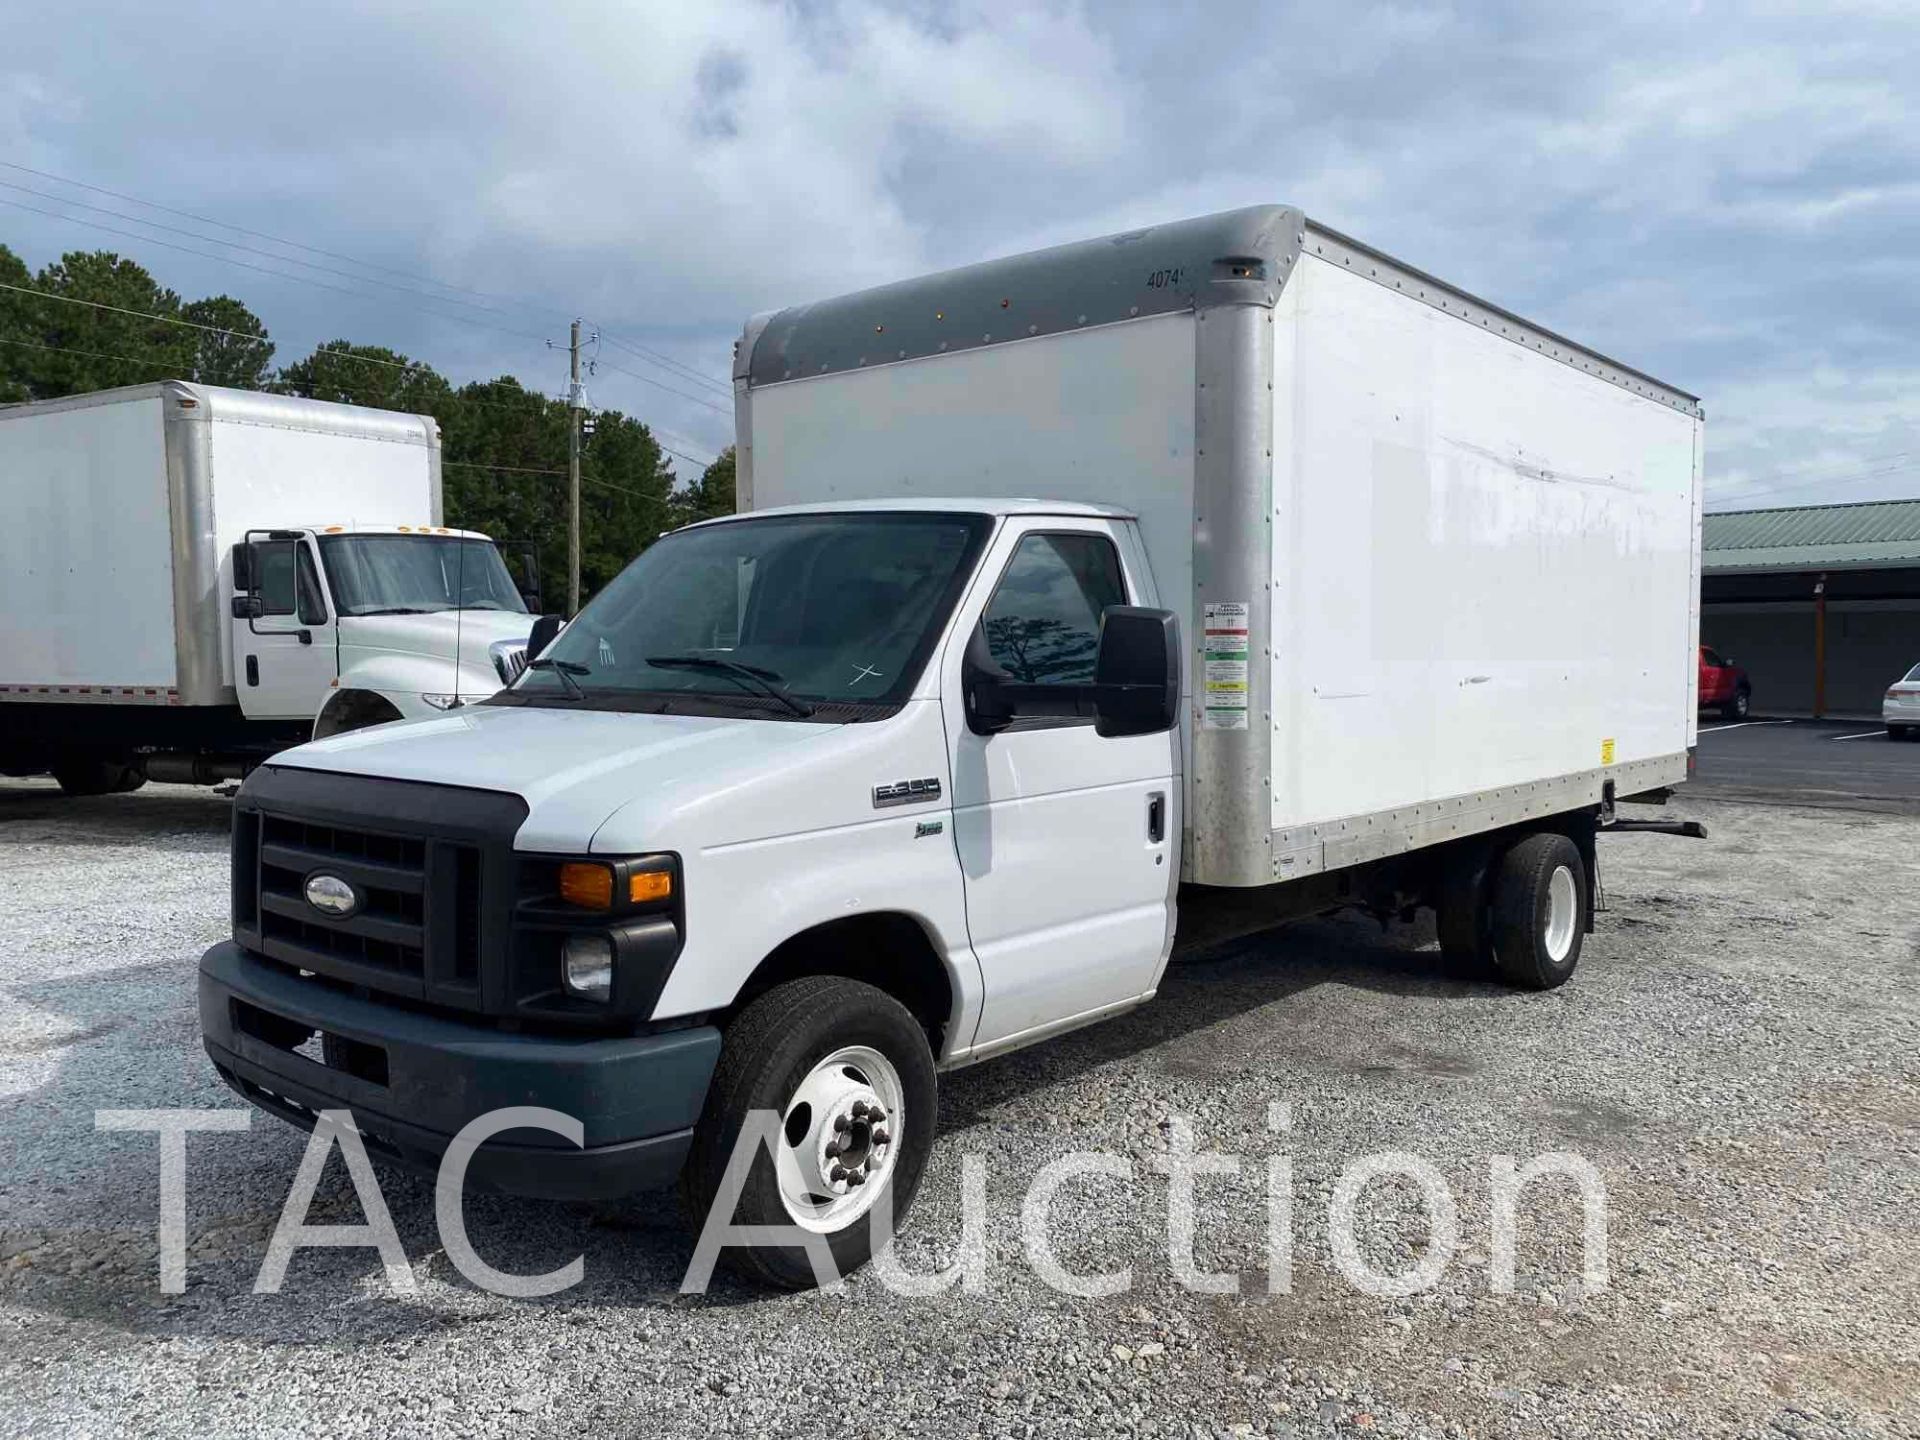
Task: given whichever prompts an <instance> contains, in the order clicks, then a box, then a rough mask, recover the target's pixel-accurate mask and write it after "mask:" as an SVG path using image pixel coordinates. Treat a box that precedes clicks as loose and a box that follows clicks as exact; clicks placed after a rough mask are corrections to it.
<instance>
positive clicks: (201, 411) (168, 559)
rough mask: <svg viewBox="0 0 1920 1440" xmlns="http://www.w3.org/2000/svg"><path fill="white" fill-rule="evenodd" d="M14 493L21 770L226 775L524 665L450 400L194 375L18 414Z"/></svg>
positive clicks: (14, 714) (108, 783) (10, 473)
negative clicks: (446, 440)
mask: <svg viewBox="0 0 1920 1440" xmlns="http://www.w3.org/2000/svg"><path fill="white" fill-rule="evenodd" d="M0 502H3V503H4V505H5V508H6V512H7V523H6V525H5V527H4V528H0V772H5V773H9V774H36V773H41V772H48V771H50V772H51V773H52V774H53V775H54V776H55V777H56V778H58V780H59V781H60V784H61V786H62V788H63V789H65V790H67V791H68V792H69V793H76V794H99V793H104V792H107V791H112V790H125V789H131V788H133V787H134V786H136V785H138V784H140V783H141V782H142V781H143V780H144V779H146V778H148V777H152V778H156V779H165V780H181V781H191V782H197V783H210V782H212V781H215V780H219V779H224V778H230V777H237V776H239V775H242V774H244V773H245V772H246V771H247V770H248V769H249V768H251V767H252V765H254V764H256V763H258V761H259V760H261V759H263V758H265V756H267V755H269V754H271V753H273V752H274V751H276V750H281V749H284V748H286V747H287V746H289V745H296V744H299V743H300V742H301V741H303V740H306V739H308V738H310V737H311V736H312V735H314V734H322V735H324V734H331V733H335V732H337V731H341V730H348V729H354V728H358V727H360V726H364V725H368V724H373V723H376V722H378V721H380V720H391V719H398V718H401V717H403V716H407V715H420V714H427V713H432V712H434V711H437V710H442V709H445V708H447V707H449V706H453V705H458V704H463V703H466V702H468V701H471V700H478V699H481V698H483V697H485V696H486V695H488V694H491V693H492V692H493V691H495V690H497V689H498V688H499V687H500V686H501V685H502V684H504V683H505V682H506V681H507V680H509V679H511V678H512V677H513V675H514V674H515V673H517V667H518V666H519V665H520V664H521V663H524V658H525V643H526V639H527V636H528V633H529V631H530V630H531V628H532V624H533V622H532V618H531V617H530V616H529V615H528V614H527V613H526V605H525V603H524V600H523V597H522V596H521V595H520V594H519V592H518V591H517V590H516V589H515V587H514V584H513V582H512V581H511V579H510V578H509V576H508V572H507V570H506V567H505V564H504V562H503V561H502V559H501V557H500V555H499V553H498V552H497V551H496V549H495V548H494V546H493V545H492V544H491V543H490V542H489V541H488V540H487V538H486V537H485V536H481V535H473V534H468V533H465V532H460V531H454V530H448V529H446V528H444V527H443V526H442V525H441V523H440V520H441V513H440V436H439V429H438V427H437V426H436V424H435V423H434V421H433V420H432V419H431V418H430V417H428V416H424V415H401V414H395V413H392V412H388V411H382V410H368V409H363V408H361V407H358V406H351V405H334V404H328V403H325V402H320V401H313V400H302V399H297V398H294V397H291V396H285V395H269V394H261V393H257V392H253V391H242V390H226V389H218V388H215V387H212V386H205V385H190V384H186V383H184V382H179V381H169V382H165V383H162V384H156V385H143V386H137V387H133V388H129V389H122V390H108V391H101V392H96V393H94V394H89V395H78V396H73V397H70V398H66V399H60V400H48V401H42V402H39V403H35V404H29V405H19V406H13V407H10V408H7V409H0Z"/></svg>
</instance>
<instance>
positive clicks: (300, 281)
mask: <svg viewBox="0 0 1920 1440" xmlns="http://www.w3.org/2000/svg"><path fill="white" fill-rule="evenodd" d="M67 203H72V202H67ZM0 205H11V206H13V207H14V208H15V209H16V210H25V211H27V212H29V213H30V214H34V215H44V216H46V217H47V218H48V219H50V220H66V221H69V222H70V223H72V224H75V225H86V226H88V227H90V228H92V229H95V230H104V231H106V232H107V233H108V234H109V235H119V236H121V237H122V238H124V239H128V240H138V241H140V242H141V243H142V244H146V245H158V246H160V247H161V248H162V249H166V250H178V251H179V252H180V253H181V254H183V255H196V256H198V257H199V258H200V259H202V260H211V261H213V262H214V263H216V264H220V265H237V266H239V267H240V268H241V269H242V270H252V271H254V272H256V273H257V274H261V275H271V276H272V277H273V278H274V279H276V280H291V281H292V282H293V283H294V284H296V285H311V286H313V287H314V288H315V289H316V290H330V291H332V292H333V293H334V294H335V295H346V296H349V297H350V298H352V299H355V300H377V299H380V298H381V297H378V296H374V295H368V294H367V293H365V292H364V291H361V290H349V289H347V288H346V287H345V286H342V285H329V284H328V283H327V282H326V281H324V280H315V279H313V278H312V277H311V276H308V275H290V274H288V273H287V272H286V271H284V270H270V269H268V268H267V267H266V266H265V265H255V264H252V263H251V262H249V261H246V260H236V259H234V258H233V257H232V256H231V255H213V254H210V253H208V252H207V251H205V250H195V249H194V248H193V247H192V246H190V245H176V244H175V243H174V242H173V241H171V240H160V239H156V238H155V237H154V236H152V235H143V234H140V233H139V232H137V231H133V230H122V229H120V228H119V227H118V226H114V225H108V224H105V223H103V222H101V221H99V220H87V219H84V218H82V217H81V216H78V215H65V214H61V213H60V212H59V211H55V210H43V209H41V208H40V207H39V206H38V205H29V204H27V203H26V202H25V201H24V200H12V199H9V198H7V197H6V196H4V195H0ZM124 218H127V219H129V220H132V217H131V216H127V217H124ZM133 223H134V224H136V225H141V224H146V223H148V222H146V221H142V220H133ZM211 243H214V244H220V243H223V242H220V241H213V242H211ZM282 258H285V257H282ZM289 263H291V264H299V263H300V262H299V261H293V260H289ZM373 283H378V282H373ZM388 303H397V304H401V305H404V306H405V308H407V309H409V310H418V311H420V312H421V313H422V314H424V315H431V316H433V317H434V318H435V319H438V320H457V321H459V322H460V323H461V324H463V325H476V326H479V327H480V328H481V329H484V330H498V331H500V332H501V333H502V334H506V335H513V336H516V337H517V338H519V339H522V340H533V341H537V342H538V343H539V344H541V345H543V346H544V345H545V344H546V343H547V341H546V337H545V336H544V335H535V334H533V333H532V332H531V331H526V330H515V329H512V328H511V327H510V326H506V325H497V324H495V323H493V322H492V321H490V320H476V319H474V318H473V317H472V316H469V315H453V314H449V313H448V312H446V311H444V310H429V309H428V308H427V307H426V306H424V305H407V304H406V302H404V301H396V302H388ZM451 303H454V304H459V303H461V302H459V301H453V302H451Z"/></svg>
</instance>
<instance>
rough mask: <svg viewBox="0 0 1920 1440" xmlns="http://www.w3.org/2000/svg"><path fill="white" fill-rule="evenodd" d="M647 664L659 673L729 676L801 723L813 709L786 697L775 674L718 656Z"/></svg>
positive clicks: (662, 658)
mask: <svg viewBox="0 0 1920 1440" xmlns="http://www.w3.org/2000/svg"><path fill="white" fill-rule="evenodd" d="M647 664H649V665H652V666H654V667H655V668H656V669H660V670H711V671H713V672H714V673H715V674H718V675H729V676H732V677H733V678H734V679H736V680H740V681H743V682H745V683H746V684H747V685H749V686H750V687H752V688H753V689H755V690H758V691H759V692H760V693H761V694H762V695H766V696H768V697H770V698H771V699H774V700H778V701H779V702H780V703H781V704H782V705H784V706H786V707H787V709H788V710H789V711H791V712H792V713H793V714H795V715H798V716H799V717H800V718H801V719H802V720H805V719H807V718H808V717H809V716H811V715H812V714H813V706H811V705H809V704H807V702H806V701H804V700H801V699H799V698H797V697H796V696H793V695H790V694H788V693H787V687H786V684H785V682H783V681H782V680H781V678H780V675H779V673H778V672H777V671H773V670H764V669H762V668H761V667H760V666H758V665H742V664H741V663H740V662H739V661H738V660H722V659H721V658H720V657H719V656H717V655H649V656H647Z"/></svg>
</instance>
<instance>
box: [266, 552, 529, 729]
mask: <svg viewBox="0 0 1920 1440" xmlns="http://www.w3.org/2000/svg"><path fill="white" fill-rule="evenodd" d="M230 564H231V569H232V575H233V583H232V589H233V600H232V605H231V610H232V630H231V635H232V647H233V673H234V677H235V681H234V685H235V690H236V692H237V693H238V695H239V698H240V707H241V709H242V710H243V711H244V712H245V713H246V715H247V716H248V717H249V718H250V719H255V720H269V721H271V720H296V721H297V720H302V719H306V720H310V721H311V722H312V725H313V735H314V738H316V739H323V738H325V737H326V736H328V735H335V734H339V733H342V732H343V731H347V730H354V729H359V728H360V727H362V726H365V725H372V724H378V723H381V722H383V721H387V720H399V719H403V718H407V717H410V716H418V715H427V714H431V713H433V712H435V711H439V710H448V709H455V708H458V707H459V706H460V705H463V704H469V703H471V702H473V701H475V700H480V699H484V698H485V697H486V696H488V695H491V694H493V693H494V692H495V691H496V690H498V689H500V688H501V687H502V686H503V685H505V684H507V683H508V682H509V681H511V680H512V679H513V678H514V677H515V676H516V675H518V674H519V672H520V668H521V667H522V666H523V665H524V664H525V663H526V640H527V634H528V630H529V628H530V626H531V623H532V622H531V619H530V618H529V616H528V613H527V604H526V599H525V597H523V596H522V595H521V594H520V593H519V592H518V591H517V590H516V589H515V588H514V583H513V580H512V577H511V576H510V575H509V574H508V572H507V567H506V564H505V562H504V561H503V560H502V559H501V556H500V552H499V550H498V549H497V548H496V547H495V546H494V544H493V542H492V541H491V540H489V539H488V538H487V537H486V536H485V535H481V534H478V533H476V532H474V531H468V530H450V529H448V528H446V527H445V526H438V525H435V526H427V525H418V526H409V525H396V526H384V527H367V526H357V525H345V524H336V525H321V526H314V527H310V528H295V529H274V530H261V531H254V532H251V533H249V535H248V536H247V537H246V538H245V539H244V540H242V541H240V542H238V543H237V544H236V545H235V546H234V548H233V551H232V557H231V561H230Z"/></svg>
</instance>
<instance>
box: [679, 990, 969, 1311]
mask: <svg viewBox="0 0 1920 1440" xmlns="http://www.w3.org/2000/svg"><path fill="white" fill-rule="evenodd" d="M935 1095H936V1081H935V1078H934V1069H933V1052H932V1050H931V1048H930V1047H929V1046H928V1044H927V1035H926V1031H924V1030H923V1029H921V1027H920V1022H919V1021H917V1020H915V1019H914V1017H913V1015H912V1014H911V1013H910V1012H909V1011H908V1010H907V1008H906V1007H905V1006H904V1005H902V1004H901V1003H900V1002H899V1001H898V1000H895V999H894V998H893V997H892V996H891V995H888V994H887V993H886V992H885V991H883V990H879V989H876V988H875V987H874V986H872V985H867V984H863V983H862V982H860V981H858V980H848V979H845V978H843V977H841V976H837V975H816V976H809V977H807V978H804V979H800V980H794V981H790V982H789V983H787V984H785V985H781V986H778V987H776V988H775V989H772V990H769V991H768V992H767V993H766V994H765V995H762V996H761V997H760V998H759V999H757V1000H755V1001H754V1002H753V1003H752V1004H751V1005H749V1006H748V1007H747V1008H746V1009H745V1010H743V1011H742V1012H741V1013H740V1015H739V1017H738V1018H737V1019H735V1020H734V1022H733V1023H732V1024H731V1025H730V1026H728V1027H727V1035H726V1041H725V1043H724V1045H723V1047H722V1049H721V1052H720V1063H719V1065H718V1067H717V1068H716V1069H715V1071H714V1077H713V1083H712V1085H711V1086H710V1087H709V1088H708V1090H707V1101H706V1107H705V1109H704V1110H703V1111H702V1113H701V1116H700V1123H699V1125H698V1127H697V1128H696V1129H695V1131H694V1137H693V1147H692V1149H691V1150H690V1151H689V1152H688V1155H687V1163H686V1168H685V1169H684V1170H682V1172H681V1177H680V1194H681V1200H682V1202H683V1204H684V1205H685V1207H686V1210H687V1216H688V1220H689V1222H690V1223H691V1224H692V1225H693V1226H694V1227H695V1228H696V1229H698V1228H700V1227H703V1226H704V1225H705V1224H706V1222H707V1215H708V1212H709V1211H710V1210H711V1209H712V1207H713V1205H714V1202H715V1201H716V1200H718V1199H721V1198H722V1195H721V1180H722V1177H723V1176H724V1175H725V1173H726V1169H727V1161H728V1159H729V1158H730V1157H731V1155H732V1153H733V1149H734V1146H735V1145H736V1144H737V1143H738V1142H739V1139H740V1135H741V1131H742V1129H743V1128H744V1126H745V1123H746V1119H747V1116H748V1114H749V1112H751V1111H755V1110H771V1111H772V1112H774V1114H775V1115H776V1116H777V1117H778V1119H779V1122H780V1124H779V1131H778V1133H777V1134H776V1136H775V1138H774V1151H775V1153H774V1154H773V1155H772V1156H769V1155H768V1153H767V1152H766V1150H765V1149H764V1148H763V1149H760V1150H758V1151H757V1152H756V1153H755V1155H754V1157H753V1164H752V1167H751V1169H750V1170H749V1171H748V1174H747V1182H746V1185H745V1188H744V1189H742V1191H741V1192H740V1197H739V1200H738V1202H737V1203H736V1204H735V1206H734V1213H733V1215H732V1216H731V1217H729V1218H731V1220H732V1221H733V1223H734V1224H736V1225H779V1226H791V1227H796V1228H798V1229H801V1230H804V1231H808V1232H810V1233H812V1234H815V1235H820V1236H823V1237H825V1239H826V1242H827V1246H828V1248H829V1249H830V1250H831V1251H832V1253H833V1258H834V1265H835V1267H836V1268H837V1269H838V1271H839V1272H840V1273H841V1274H842V1275H846V1274H849V1273H851V1272H852V1271H854V1270H857V1269H859V1268H860V1267H861V1266H862V1265H864V1264H866V1263H867V1260H868V1259H869V1258H870V1257H871V1256H872V1254H873V1251H874V1248H875V1245H876V1243H877V1241H878V1240H879V1239H880V1238H881V1237H879V1236H878V1235H876V1233H875V1231H874V1228H873V1221H874V1210H875V1206H876V1202H877V1201H878V1200H879V1199H880V1197H881V1196H882V1195H883V1194H886V1195H888V1196H890V1199H891V1210H892V1215H893V1221H894V1224H895V1226H898V1224H899V1223H900V1221H901V1220H902V1218H903V1217H904V1216H905V1215H906V1212H907V1208H908V1207H909V1206H910V1205H911V1204H912V1203H913V1196H914V1192H915V1191H916V1190H917V1189H918V1188H919V1185H920V1174H921V1171H922V1170H923V1169H924V1168H925V1166H926V1162H927V1155H928V1154H929V1152H930V1151H931V1150H932V1148H933V1131H934V1124H935ZM721 1258H722V1259H723V1260H724V1261H725V1262H726V1263H727V1264H728V1265H729V1266H730V1267H731V1268H732V1269H734V1270H736V1271H738V1272H739V1273H741V1274H743V1275H745V1276H747V1277H748V1278H750V1279H754V1280H759V1281H762V1282H764V1283H769V1284H773V1285H778V1286H781V1287H783V1288H786V1289H804V1288H805V1287H807V1286H810V1285H812V1284H813V1283H814V1280H815V1277H814V1272H813V1267H812V1265H811V1263H810V1262H809V1261H808V1259H807V1254H806V1251H805V1250H803V1249H801V1248H799V1247H798V1246H776V1245H755V1246H740V1247H731V1248H729V1249H727V1250H725V1251H723V1252H722V1255H721Z"/></svg>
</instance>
